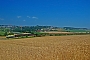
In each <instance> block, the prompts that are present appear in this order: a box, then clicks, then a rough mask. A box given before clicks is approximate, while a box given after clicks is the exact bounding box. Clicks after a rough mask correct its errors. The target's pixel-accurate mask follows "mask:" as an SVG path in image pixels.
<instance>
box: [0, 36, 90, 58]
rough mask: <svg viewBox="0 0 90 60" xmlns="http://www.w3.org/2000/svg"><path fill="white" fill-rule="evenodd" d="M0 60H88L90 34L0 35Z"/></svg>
mask: <svg viewBox="0 0 90 60" xmlns="http://www.w3.org/2000/svg"><path fill="white" fill-rule="evenodd" d="M0 60H90V35H77V36H48V37H36V38H24V39H9V40H7V39H6V40H4V39H2V38H1V37H0Z"/></svg>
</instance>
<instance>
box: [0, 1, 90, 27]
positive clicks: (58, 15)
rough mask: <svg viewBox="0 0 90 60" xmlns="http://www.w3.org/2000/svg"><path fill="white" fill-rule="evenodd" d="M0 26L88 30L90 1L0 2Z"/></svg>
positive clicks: (89, 25) (89, 24)
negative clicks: (83, 28) (49, 26)
mask: <svg viewBox="0 0 90 60" xmlns="http://www.w3.org/2000/svg"><path fill="white" fill-rule="evenodd" d="M0 24H9V25H30V26H31V25H51V26H58V27H64V26H71V27H88V28H90V0H0Z"/></svg>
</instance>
